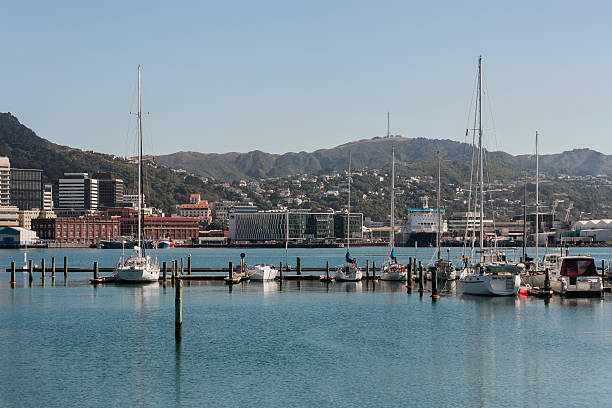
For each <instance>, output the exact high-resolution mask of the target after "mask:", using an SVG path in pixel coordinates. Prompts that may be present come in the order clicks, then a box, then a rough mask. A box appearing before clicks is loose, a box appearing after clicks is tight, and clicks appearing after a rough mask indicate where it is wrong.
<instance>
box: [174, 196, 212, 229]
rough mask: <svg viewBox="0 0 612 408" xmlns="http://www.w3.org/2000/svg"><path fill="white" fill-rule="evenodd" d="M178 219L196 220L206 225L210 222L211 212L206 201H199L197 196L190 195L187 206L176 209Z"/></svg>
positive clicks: (182, 205)
mask: <svg viewBox="0 0 612 408" xmlns="http://www.w3.org/2000/svg"><path fill="white" fill-rule="evenodd" d="M178 214H179V216H180V217H192V218H197V219H198V220H200V221H203V222H205V223H207V224H210V222H211V221H212V211H211V209H210V206H209V205H208V201H207V200H201V199H200V195H199V194H191V196H190V197H189V203H188V204H181V205H179V208H178Z"/></svg>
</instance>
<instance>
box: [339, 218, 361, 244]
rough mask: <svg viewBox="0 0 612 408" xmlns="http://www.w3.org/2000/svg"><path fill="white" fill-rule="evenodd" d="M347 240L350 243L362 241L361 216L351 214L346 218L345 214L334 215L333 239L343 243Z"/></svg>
mask: <svg viewBox="0 0 612 408" xmlns="http://www.w3.org/2000/svg"><path fill="white" fill-rule="evenodd" d="M347 219H348V220H349V223H348V228H347V225H346V224H347ZM347 231H348V238H349V240H350V241H351V242H353V241H361V240H362V239H363V214H360V213H351V215H350V217H347V214H346V213H336V214H334V235H333V236H334V237H335V238H336V239H338V240H341V241H344V240H346V238H347Z"/></svg>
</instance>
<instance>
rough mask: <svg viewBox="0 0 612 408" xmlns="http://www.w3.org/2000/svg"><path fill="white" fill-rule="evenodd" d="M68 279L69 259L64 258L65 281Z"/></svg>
mask: <svg viewBox="0 0 612 408" xmlns="http://www.w3.org/2000/svg"><path fill="white" fill-rule="evenodd" d="M66 279H68V257H67V256H65V257H64V280H66Z"/></svg>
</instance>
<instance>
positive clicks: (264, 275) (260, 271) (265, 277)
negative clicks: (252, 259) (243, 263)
mask: <svg viewBox="0 0 612 408" xmlns="http://www.w3.org/2000/svg"><path fill="white" fill-rule="evenodd" d="M246 274H247V276H248V277H249V279H251V280H253V281H272V280H274V279H276V274H277V270H276V268H274V267H273V266H270V265H267V264H258V265H254V266H251V267H247V270H246Z"/></svg>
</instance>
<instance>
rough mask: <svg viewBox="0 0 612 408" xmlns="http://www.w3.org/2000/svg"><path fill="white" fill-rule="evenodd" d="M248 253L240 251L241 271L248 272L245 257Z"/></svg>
mask: <svg viewBox="0 0 612 408" xmlns="http://www.w3.org/2000/svg"><path fill="white" fill-rule="evenodd" d="M245 256H246V254H245V253H244V252H241V253H240V273H245V272H246V264H245V263H244V257H245Z"/></svg>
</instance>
